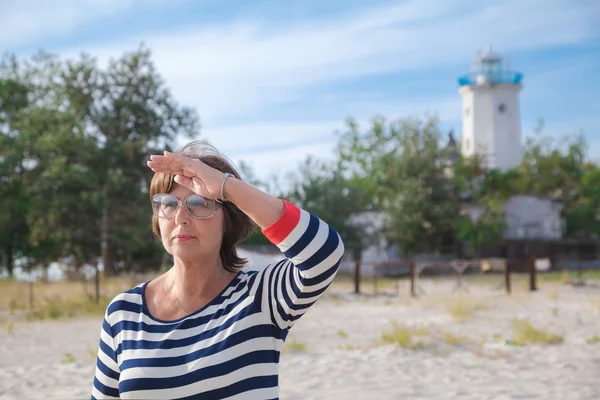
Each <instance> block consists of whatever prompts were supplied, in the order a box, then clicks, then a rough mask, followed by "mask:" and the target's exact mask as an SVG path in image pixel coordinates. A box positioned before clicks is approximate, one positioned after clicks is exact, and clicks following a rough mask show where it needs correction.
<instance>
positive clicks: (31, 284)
mask: <svg viewBox="0 0 600 400" xmlns="http://www.w3.org/2000/svg"><path fill="white" fill-rule="evenodd" d="M31 269H32V267H31V266H29V309H31V310H33V306H34V303H35V301H34V299H33V276H32V273H31Z"/></svg>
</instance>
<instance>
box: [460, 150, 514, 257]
mask: <svg viewBox="0 0 600 400" xmlns="http://www.w3.org/2000/svg"><path fill="white" fill-rule="evenodd" d="M453 172H454V173H453V179H454V181H455V184H456V185H457V187H458V190H459V193H460V197H461V201H462V206H461V216H460V219H459V223H458V230H457V239H458V240H459V241H460V242H461V243H463V244H464V245H465V247H466V250H467V251H468V252H470V253H472V254H474V253H478V252H480V251H481V250H483V249H484V248H485V247H486V246H488V245H491V244H494V243H497V241H498V240H500V239H501V238H502V235H503V234H504V231H505V230H506V220H505V213H504V203H505V201H506V200H507V199H508V198H509V197H510V196H511V195H512V194H514V193H513V192H514V185H515V184H514V182H515V180H514V179H515V177H518V176H515V174H516V171H508V172H507V173H503V172H500V171H497V170H493V171H487V170H486V169H485V168H484V162H483V159H482V158H481V157H480V156H479V155H477V154H476V155H474V156H471V157H464V156H463V155H459V156H458V159H457V162H456V165H455V167H454V171H453Z"/></svg>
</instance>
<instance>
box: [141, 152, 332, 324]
mask: <svg viewBox="0 0 600 400" xmlns="http://www.w3.org/2000/svg"><path fill="white" fill-rule="evenodd" d="M148 166H149V167H150V168H152V170H153V171H155V172H166V173H171V174H175V175H176V177H175V182H177V183H179V184H180V185H183V186H186V187H188V188H189V189H190V190H192V191H193V192H195V193H198V194H199V195H201V196H203V197H207V198H212V199H218V198H220V195H221V193H220V192H221V184H222V182H223V178H224V173H223V172H221V171H218V170H216V169H214V168H211V167H209V166H207V165H206V164H204V163H203V162H201V161H199V160H195V159H192V158H189V157H186V156H182V155H178V154H172V153H168V152H165V155H164V156H158V155H157V156H151V161H149V162H148ZM223 195H224V197H225V199H226V200H227V201H230V202H231V203H233V204H235V205H236V206H237V207H238V208H239V209H240V210H242V211H243V212H244V213H245V214H246V215H248V217H250V219H252V220H253V221H254V222H255V223H256V224H257V225H258V226H260V227H261V228H262V230H263V233H264V234H265V236H266V237H267V238H268V239H269V240H270V241H271V242H272V243H274V244H275V245H277V247H278V248H279V249H280V250H281V251H282V253H283V254H284V255H285V257H286V259H285V260H282V261H281V262H279V263H277V264H274V265H271V266H268V267H267V268H266V269H265V270H264V271H262V272H261V278H260V279H258V282H259V284H261V285H262V286H261V290H262V296H263V298H262V300H263V301H262V304H263V307H264V309H265V311H266V310H269V312H270V313H271V319H272V321H273V323H275V324H276V325H277V326H279V327H280V328H281V329H289V328H290V327H291V326H292V325H293V324H294V322H295V321H296V320H297V319H298V318H300V316H302V315H303V314H304V313H305V312H306V310H307V309H308V308H309V307H310V306H311V305H312V304H314V303H315V302H316V301H317V299H318V298H319V297H320V296H321V295H322V294H323V292H324V291H325V290H326V289H327V288H328V287H329V285H330V284H331V282H332V281H333V278H334V277H335V274H336V272H337V270H338V268H339V265H340V262H341V259H342V256H343V254H344V244H343V243H342V240H341V238H340V236H339V234H338V233H337V232H336V231H335V230H334V229H333V228H332V227H331V226H329V225H328V224H327V223H326V222H324V221H322V220H321V219H319V218H318V217H317V216H315V215H311V214H309V213H308V212H306V211H305V210H301V209H300V208H298V207H296V206H295V205H293V204H291V203H289V202H285V201H282V200H280V199H277V198H275V197H273V196H271V195H269V194H267V193H265V192H263V191H261V190H260V189H258V188H255V187H253V186H252V185H249V184H247V183H245V182H243V181H241V180H238V179H235V178H232V177H230V178H228V179H227V181H226V182H225V185H224V186H223Z"/></svg>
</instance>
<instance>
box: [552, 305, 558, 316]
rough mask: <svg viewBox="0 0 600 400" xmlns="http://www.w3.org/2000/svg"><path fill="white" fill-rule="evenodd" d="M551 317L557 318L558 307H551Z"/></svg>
mask: <svg viewBox="0 0 600 400" xmlns="http://www.w3.org/2000/svg"><path fill="white" fill-rule="evenodd" d="M552 316H554V317H558V307H552Z"/></svg>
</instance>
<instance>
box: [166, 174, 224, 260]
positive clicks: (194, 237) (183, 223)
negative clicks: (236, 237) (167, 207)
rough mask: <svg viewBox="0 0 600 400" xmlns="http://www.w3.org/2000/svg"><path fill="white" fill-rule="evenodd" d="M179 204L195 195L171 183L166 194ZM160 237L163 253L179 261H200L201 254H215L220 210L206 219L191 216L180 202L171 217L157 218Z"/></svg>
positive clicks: (220, 226)
mask: <svg viewBox="0 0 600 400" xmlns="http://www.w3.org/2000/svg"><path fill="white" fill-rule="evenodd" d="M169 194H170V195H172V196H174V197H176V198H177V199H179V200H181V201H183V200H185V199H186V198H188V197H189V196H191V195H193V194H195V193H194V192H192V191H191V190H190V189H188V188H186V187H185V186H181V185H179V184H177V183H174V187H173V190H171V192H170V193H169ZM158 223H159V227H160V235H161V239H162V243H163V246H164V247H165V250H167V252H168V253H169V254H171V255H172V256H173V257H177V258H179V259H181V260H182V261H197V260H201V259H202V256H203V255H207V254H213V255H214V254H218V253H219V250H220V248H221V241H222V239H223V208H219V210H217V212H216V214H215V215H213V216H212V217H211V218H208V219H197V218H194V217H192V216H191V215H190V214H189V213H188V210H187V209H186V207H185V205H184V204H183V203H182V204H181V206H180V207H179V209H178V210H177V212H176V213H175V216H174V217H172V218H159V219H158Z"/></svg>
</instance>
